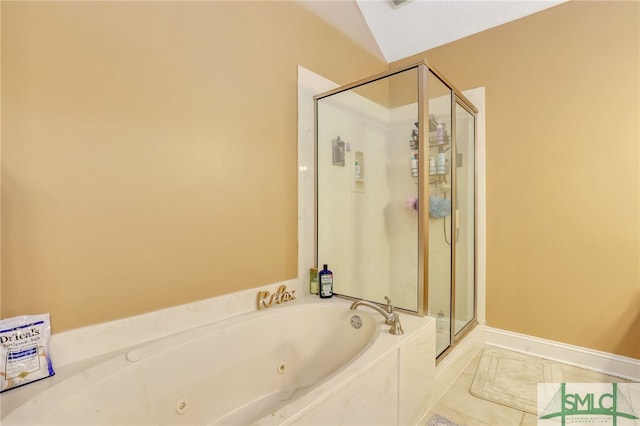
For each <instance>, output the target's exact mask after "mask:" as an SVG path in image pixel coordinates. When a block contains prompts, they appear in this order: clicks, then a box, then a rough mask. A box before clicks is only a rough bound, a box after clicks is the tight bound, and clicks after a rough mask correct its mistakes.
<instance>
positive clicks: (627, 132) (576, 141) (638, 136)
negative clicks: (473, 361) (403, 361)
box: [403, 2, 640, 358]
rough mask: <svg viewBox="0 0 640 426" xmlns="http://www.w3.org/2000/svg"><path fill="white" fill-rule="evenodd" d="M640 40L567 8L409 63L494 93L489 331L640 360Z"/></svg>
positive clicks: (610, 18) (604, 13)
mask: <svg viewBox="0 0 640 426" xmlns="http://www.w3.org/2000/svg"><path fill="white" fill-rule="evenodd" d="M639 28H640V3H638V2H569V3H565V4H562V5H559V6H556V7H553V8H551V9H548V10H546V11H543V12H540V13H538V14H535V15H532V16H529V17H526V18H524V19H521V20H518V21H514V22H511V23H508V24H506V25H503V26H500V27H496V28H494V29H491V30H488V31H485V32H483V33H480V34H476V35H474V36H471V37H468V38H465V39H463V40H459V41H457V42H454V43H451V44H448V45H445V46H442V47H439V48H436V49H433V50H430V51H427V52H426V53H425V54H422V55H417V56H416V57H413V58H409V59H408V60H414V59H416V58H417V57H419V58H423V57H426V59H427V60H428V61H429V62H430V63H431V64H432V65H433V66H434V67H435V68H437V69H438V70H439V71H440V72H442V73H443V74H444V75H445V76H446V77H447V78H448V79H449V80H450V81H452V82H453V83H454V84H455V85H456V87H457V88H458V89H460V90H465V89H469V88H473V87H478V86H485V87H486V108H487V115H486V119H487V121H486V157H487V164H486V167H487V322H488V325H490V326H492V327H497V328H501V329H506V330H512V331H516V332H520V333H525V334H529V335H533V336H539V337H542V338H548V339H553V340H557V341H561V342H566V343H569V344H574V345H579V346H584V347H588V348H592V349H597V350H602V351H606V352H611V353H616V354H620V355H626V356H631V357H635V358H640V209H639V202H640V175H639V171H640V150H639V145H640V130H639V127H640V109H639V105H640V84H639V80H640V77H639V76H640V65H639V64H640V45H639V43H640V41H639V40H640V33H639ZM403 62H404V61H403Z"/></svg>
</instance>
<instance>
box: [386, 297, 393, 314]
mask: <svg viewBox="0 0 640 426" xmlns="http://www.w3.org/2000/svg"><path fill="white" fill-rule="evenodd" d="M384 300H386V301H387V312H389V313H392V312H393V306H392V305H391V299H389V296H385V297H384Z"/></svg>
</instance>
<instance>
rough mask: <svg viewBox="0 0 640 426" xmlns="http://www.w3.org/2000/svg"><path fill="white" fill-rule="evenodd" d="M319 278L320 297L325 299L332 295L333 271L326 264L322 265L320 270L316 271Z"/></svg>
mask: <svg viewBox="0 0 640 426" xmlns="http://www.w3.org/2000/svg"><path fill="white" fill-rule="evenodd" d="M318 278H320V297H321V298H323V299H327V298H329V297H333V272H331V271H330V270H329V268H328V267H327V265H326V264H325V265H323V268H322V271H320V272H319V273H318Z"/></svg>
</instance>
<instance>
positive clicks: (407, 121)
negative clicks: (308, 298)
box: [317, 92, 417, 309]
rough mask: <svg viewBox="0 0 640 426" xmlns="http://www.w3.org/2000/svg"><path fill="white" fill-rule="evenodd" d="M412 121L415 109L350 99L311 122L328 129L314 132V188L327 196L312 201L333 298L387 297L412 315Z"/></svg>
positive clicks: (322, 109) (326, 106)
mask: <svg viewBox="0 0 640 426" xmlns="http://www.w3.org/2000/svg"><path fill="white" fill-rule="evenodd" d="M334 97H335V96H334ZM416 114H417V104H413V105H407V106H403V107H398V108H387V107H384V106H382V105H380V104H378V103H376V102H374V101H372V100H371V99H369V98H367V97H365V96H362V95H359V94H356V93H353V92H348V93H342V94H341V95H340V99H339V101H335V99H332V102H330V103H329V102H324V103H320V104H319V107H318V116H319V117H321V120H322V122H324V123H331V125H330V126H319V128H318V154H317V156H318V164H319V166H318V168H319V169H322V168H324V170H325V172H323V173H319V177H318V179H319V183H318V185H319V187H321V188H330V192H331V195H330V197H328V198H321V199H320V200H319V201H318V229H319V231H318V232H319V233H320V234H321V235H319V238H318V241H319V248H318V251H319V253H320V254H319V258H318V266H319V267H320V268H321V267H322V265H323V264H325V263H326V264H328V265H329V268H330V269H331V270H332V271H333V273H334V291H335V292H336V293H338V294H347V295H350V294H358V295H359V296H360V297H363V298H366V299H368V300H375V301H380V300H384V296H389V297H391V299H392V301H393V304H394V305H396V306H401V307H406V308H411V309H415V306H416V280H417V239H416V234H417V213H416V212H415V210H413V208H412V200H413V199H415V197H416V195H417V185H416V182H417V178H412V176H411V159H410V157H409V155H408V145H409V140H410V139H411V129H412V128H414V123H415V122H416ZM338 136H339V137H340V139H341V140H342V141H344V142H345V145H346V149H345V161H344V166H339V165H333V164H332V160H333V159H332V153H333V152H332V142H333V140H334V139H336V138H337V137H338ZM356 153H358V156H359V158H360V160H361V161H360V162H361V164H360V167H361V177H360V178H357V177H356V174H355V159H356ZM319 192H322V193H323V194H325V193H326V190H322V191H319ZM323 200H324V202H323Z"/></svg>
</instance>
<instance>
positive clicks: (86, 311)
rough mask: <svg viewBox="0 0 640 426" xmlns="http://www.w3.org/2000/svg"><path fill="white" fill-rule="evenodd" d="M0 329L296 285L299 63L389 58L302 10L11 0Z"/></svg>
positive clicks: (60, 324) (363, 65) (342, 67)
mask: <svg viewBox="0 0 640 426" xmlns="http://www.w3.org/2000/svg"><path fill="white" fill-rule="evenodd" d="M2 43H3V44H2V121H3V124H4V126H3V128H2V151H3V152H2V154H3V155H2V293H1V296H2V305H1V307H2V317H10V316H14V315H20V314H30V313H42V312H50V313H51V318H52V326H53V331H54V332H60V331H62V330H66V329H70V328H75V327H79V326H83V325H88V324H93V323H98V322H102V321H106V320H111V319H115V318H120V317H125V316H130V315H134V314H138V313H142V312H147V311H151V310H155V309H159V308H163V307H167V306H171V305H177V304H181V303H186V302H190V301H194V300H199V299H204V298H209V297H213V296H216V295H220V294H224V293H229V292H233V291H237V290H241V289H246V288H253V287H258V286H261V285H266V284H270V283H273V282H277V281H280V280H286V279H291V278H294V277H295V276H296V275H297V272H296V270H297V261H296V253H297V241H296V238H297V234H296V230H297V225H296V224H297V210H296V209H297V200H296V194H297V192H296V178H297V166H296V164H297V153H296V149H297V148H296V147H297V105H296V92H297V65H298V64H301V65H303V66H304V67H306V68H309V69H311V70H313V71H315V72H317V73H319V74H321V75H323V76H326V77H327V78H330V79H332V80H334V81H337V82H340V83H348V82H350V81H353V80H357V79H360V78H362V77H365V76H367V75H370V74H373V73H377V72H380V71H383V70H384V69H385V68H386V64H385V63H384V62H383V61H382V60H380V59H378V58H376V57H375V56H372V55H371V54H369V53H367V52H366V51H365V50H363V49H361V48H359V47H357V46H356V45H355V44H354V43H353V42H351V41H350V40H349V39H347V38H346V37H344V36H343V35H342V34H340V33H339V32H337V31H336V30H335V29H333V28H332V27H329V26H328V25H326V24H324V23H323V22H321V21H320V20H319V19H318V18H316V17H315V16H314V15H312V14H310V13H309V12H308V11H306V10H305V9H303V8H301V7H300V6H299V5H297V4H295V3H292V2H257V3H248V2H189V3H186V2H185V3H181V2H140V3H132V2H123V3H120V2H118V3H109V2H68V3H62V2H44V3H35V2H22V3H14V2H2Z"/></svg>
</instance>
